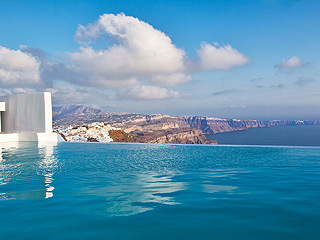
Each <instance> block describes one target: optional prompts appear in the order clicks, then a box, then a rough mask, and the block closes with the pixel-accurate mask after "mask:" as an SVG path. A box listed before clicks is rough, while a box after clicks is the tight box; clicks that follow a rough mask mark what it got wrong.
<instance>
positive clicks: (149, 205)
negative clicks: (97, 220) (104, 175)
mask: <svg viewBox="0 0 320 240" xmlns="http://www.w3.org/2000/svg"><path fill="white" fill-rule="evenodd" d="M173 176H174V174H170V173H166V175H161V174H157V173H152V172H151V173H145V174H141V173H140V174H130V175H126V176H121V177H120V178H117V179H116V177H115V179H113V182H112V183H109V184H110V185H108V186H104V187H100V186H101V185H102V184H99V187H92V186H95V184H92V186H91V185H90V184H89V185H90V186H89V187H87V188H85V189H83V193H84V194H85V195H89V196H94V197H95V198H96V197H103V200H102V202H101V203H102V204H101V205H94V206H92V205H91V207H88V208H87V209H86V210H87V211H89V212H90V213H91V214H92V213H94V214H99V215H105V216H129V215H134V214H138V213H142V212H146V211H149V210H152V209H153V206H154V205H155V204H164V205H175V204H179V202H178V201H177V200H176V199H175V198H174V197H172V196H166V195H168V194H171V193H174V192H177V191H181V190H184V189H186V186H185V183H183V182H174V181H172V177H173ZM100 182H101V183H102V182H108V179H100Z"/></svg>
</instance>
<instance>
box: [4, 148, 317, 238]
mask: <svg viewBox="0 0 320 240" xmlns="http://www.w3.org/2000/svg"><path fill="white" fill-rule="evenodd" d="M0 223H1V224H0V239H1V240H2V239H3V240H7V239H8V240H9V239H237V240H239V239H246V240H248V239H255V240H256V239H319V236H320V148H308V147H305V148H291V147H263V146H260V147H241V146H237V147H235V146H200V145H193V146H191V145H190V146H187V145H156V144H154V145H153V144H99V143H59V144H58V145H39V144H37V143H20V144H18V143H15V144H10V145H1V146H0Z"/></svg>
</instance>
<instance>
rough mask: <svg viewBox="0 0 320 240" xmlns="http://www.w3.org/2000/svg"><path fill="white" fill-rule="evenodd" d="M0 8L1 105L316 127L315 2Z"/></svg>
mask: <svg viewBox="0 0 320 240" xmlns="http://www.w3.org/2000/svg"><path fill="white" fill-rule="evenodd" d="M0 4H1V8H0V46H1V50H0V94H1V95H6V94H12V93H23V92H32V91H44V90H46V91H51V92H52V94H53V103H54V105H63V104H70V103H72V104H85V105H90V106H97V107H100V108H105V109H107V110H109V111H127V112H140V113H168V114H174V115H207V116H217V117H232V118H242V119H245V118H251V119H252V118H255V119H320V111H319V110H320V92H319V90H320V77H319V76H320V63H319V57H320V41H319V39H320V15H319V12H320V1H317V0H315V1H311V0H305V1H294V0H288V1H285V0H283V1H281V0H280V1H276V0H274V1H272V0H264V1H263V0H261V1H30V0H29V1H9V0H8V1H1V0H0ZM121 13H123V14H121ZM104 14H105V15H104ZM99 19H100V20H99ZM79 25H81V26H82V29H80V28H79ZM111 25H112V26H111ZM114 29H116V31H117V32H114ZM132 29H134V30H132ZM123 33H125V35H124V34H123ZM141 46H142V47H141ZM144 46H145V48H144ZM228 46H229V48H228ZM115 48H116V50H115ZM112 49H113V50H112ZM101 55H102V56H101ZM1 59H2V60H1Z"/></svg>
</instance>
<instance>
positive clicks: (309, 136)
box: [207, 125, 320, 146]
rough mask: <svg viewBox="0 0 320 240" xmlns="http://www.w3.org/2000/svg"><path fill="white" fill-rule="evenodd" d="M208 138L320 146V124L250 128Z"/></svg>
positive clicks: (267, 143) (248, 142)
mask: <svg viewBox="0 0 320 240" xmlns="http://www.w3.org/2000/svg"><path fill="white" fill-rule="evenodd" d="M207 138H208V139H213V140H217V141H218V143H219V144H233V145H278V146H279V145H282V146H320V125H297V126H276V127H267V128H249V129H247V130H243V131H234V132H226V133H218V134H210V135H207Z"/></svg>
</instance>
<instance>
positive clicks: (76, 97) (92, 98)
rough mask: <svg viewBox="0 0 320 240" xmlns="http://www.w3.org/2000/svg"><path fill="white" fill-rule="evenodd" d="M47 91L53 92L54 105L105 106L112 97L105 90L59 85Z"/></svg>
mask: <svg viewBox="0 0 320 240" xmlns="http://www.w3.org/2000/svg"><path fill="white" fill-rule="evenodd" d="M45 91H48V92H51V94H52V102H53V104H54V105H60V104H65V103H68V104H70V103H72V104H86V105H91V104H92V103H102V104H105V103H106V101H107V100H109V99H111V98H112V96H111V95H110V94H108V93H106V92H105V91H104V89H98V88H88V87H81V86H74V85H58V86H55V87H54V88H46V89H45Z"/></svg>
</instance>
